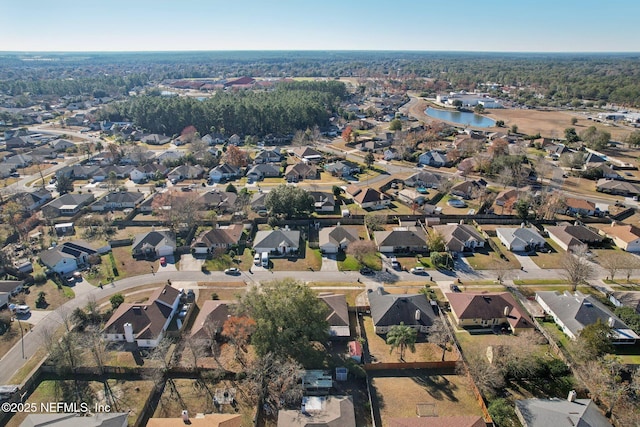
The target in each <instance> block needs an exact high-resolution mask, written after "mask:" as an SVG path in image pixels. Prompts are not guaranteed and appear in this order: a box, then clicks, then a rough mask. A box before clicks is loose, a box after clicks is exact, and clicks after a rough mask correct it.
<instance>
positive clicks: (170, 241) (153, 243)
mask: <svg viewBox="0 0 640 427" xmlns="http://www.w3.org/2000/svg"><path fill="white" fill-rule="evenodd" d="M160 245H167V246H172V247H174V248H175V247H176V239H175V237H174V236H173V234H172V233H171V232H170V231H169V230H158V231H149V232H148V233H139V234H136V236H135V237H134V239H133V243H132V245H131V250H132V251H133V252H137V251H143V250H144V249H145V248H153V249H154V250H155V248H157V247H158V246H160Z"/></svg>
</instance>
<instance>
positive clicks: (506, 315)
mask: <svg viewBox="0 0 640 427" xmlns="http://www.w3.org/2000/svg"><path fill="white" fill-rule="evenodd" d="M510 311H511V309H510V308H509V306H506V307H505V308H504V310H503V311H502V313H503V314H504V317H508V316H509V312H510Z"/></svg>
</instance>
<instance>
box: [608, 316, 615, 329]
mask: <svg viewBox="0 0 640 427" xmlns="http://www.w3.org/2000/svg"><path fill="white" fill-rule="evenodd" d="M615 324H616V321H615V320H614V318H613V317H609V319H607V325H609V327H610V328H613V325H615Z"/></svg>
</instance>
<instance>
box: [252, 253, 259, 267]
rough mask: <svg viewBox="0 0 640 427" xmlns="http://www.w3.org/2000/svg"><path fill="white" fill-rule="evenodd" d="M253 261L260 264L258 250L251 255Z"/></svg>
mask: <svg viewBox="0 0 640 427" xmlns="http://www.w3.org/2000/svg"><path fill="white" fill-rule="evenodd" d="M253 263H254V264H255V265H258V266H259V265H260V254H259V253H258V252H256V254H255V255H254V256H253Z"/></svg>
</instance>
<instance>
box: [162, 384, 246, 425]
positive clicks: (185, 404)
mask: <svg viewBox="0 0 640 427" xmlns="http://www.w3.org/2000/svg"><path fill="white" fill-rule="evenodd" d="M230 389H236V397H235V398H236V401H237V402H238V403H237V406H236V408H233V407H232V406H231V405H230V404H223V405H220V406H219V407H218V408H216V407H215V406H214V404H213V397H214V395H215V393H216V390H218V391H223V390H230ZM247 395H248V390H244V389H243V388H242V385H241V383H240V382H237V381H220V382H214V381H213V380H191V379H175V380H173V381H172V384H170V383H167V386H166V387H165V389H164V392H163V393H162V396H161V397H160V402H159V403H158V407H157V408H156V411H155V412H154V414H153V416H154V417H157V418H175V419H178V418H179V417H180V415H181V414H182V411H183V410H185V409H186V410H187V411H189V413H190V414H196V413H226V414H235V413H238V414H240V415H241V416H242V425H243V426H249V425H253V416H254V407H255V404H254V402H252V401H249V400H248V399H247V397H246V396H247Z"/></svg>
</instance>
